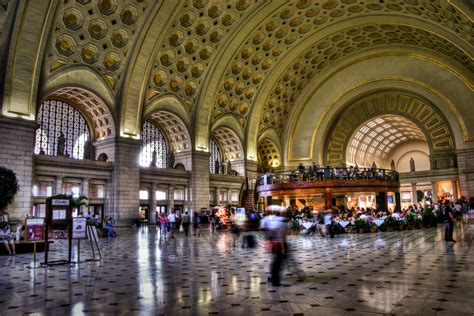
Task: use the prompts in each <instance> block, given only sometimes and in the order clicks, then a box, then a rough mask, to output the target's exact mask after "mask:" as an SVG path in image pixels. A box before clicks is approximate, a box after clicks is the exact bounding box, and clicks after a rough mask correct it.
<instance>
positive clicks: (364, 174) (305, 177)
mask: <svg viewBox="0 0 474 316" xmlns="http://www.w3.org/2000/svg"><path fill="white" fill-rule="evenodd" d="M327 180H354V181H357V180H392V181H398V180H399V177H398V172H397V171H395V170H390V169H379V168H351V167H349V168H347V167H317V166H316V167H312V166H311V167H310V168H309V169H308V168H305V169H303V168H299V169H298V170H293V171H284V172H278V173H266V174H264V175H261V176H259V177H258V179H257V186H261V185H269V184H278V183H289V182H300V181H305V182H306V181H327Z"/></svg>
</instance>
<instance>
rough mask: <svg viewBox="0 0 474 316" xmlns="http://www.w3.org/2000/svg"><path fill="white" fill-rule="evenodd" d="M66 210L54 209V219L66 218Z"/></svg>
mask: <svg viewBox="0 0 474 316" xmlns="http://www.w3.org/2000/svg"><path fill="white" fill-rule="evenodd" d="M66 214H67V213H66V210H53V221H55V220H64V219H66Z"/></svg>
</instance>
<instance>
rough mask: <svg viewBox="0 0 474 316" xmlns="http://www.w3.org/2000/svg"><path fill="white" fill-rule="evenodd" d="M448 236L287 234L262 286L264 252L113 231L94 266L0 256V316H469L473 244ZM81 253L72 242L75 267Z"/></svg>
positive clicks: (220, 238)
mask: <svg viewBox="0 0 474 316" xmlns="http://www.w3.org/2000/svg"><path fill="white" fill-rule="evenodd" d="M253 234H254V235H256V237H257V238H258V240H259V242H261V241H262V240H263V234H262V233H253ZM241 237H242V236H241ZM455 238H456V239H457V240H458V242H457V243H448V244H446V243H445V242H444V239H443V229H442V227H439V228H432V229H422V230H411V231H403V232H387V233H374V234H345V235H337V236H336V238H334V239H331V238H322V237H320V236H308V235H292V236H289V238H288V240H289V244H290V249H292V251H291V259H289V260H288V263H287V265H286V268H285V271H284V272H283V278H282V281H283V283H284V284H283V286H281V287H272V286H271V285H270V284H268V283H267V282H266V279H267V275H266V271H267V270H268V265H269V262H270V255H269V254H267V253H265V251H264V249H263V248H262V247H260V246H259V247H257V248H242V247H241V244H240V243H239V242H238V243H237V247H234V240H233V236H232V234H230V233H226V232H217V233H212V234H211V233H210V232H209V230H204V231H203V233H202V234H201V236H189V237H185V236H184V235H183V233H177V234H176V236H175V238H174V239H165V238H160V235H159V232H158V231H156V230H155V228H154V227H149V228H145V229H138V230H137V229H123V230H119V236H118V237H117V238H110V239H107V238H104V239H101V240H100V244H101V249H102V254H103V260H102V261H100V262H82V263H79V264H76V265H61V266H53V267H47V268H45V267H39V268H33V262H32V260H33V256H32V254H22V255H17V256H16V257H6V256H2V257H0V315H99V314H100V315H277V316H278V315H377V314H394V315H406V314H413V315H471V316H472V315H473V314H474V248H473V247H472V241H471V238H470V236H467V235H466V236H464V233H463V230H462V229H461V228H460V227H457V228H456V233H455ZM76 247H77V244H76V243H75V244H74V249H73V253H74V260H77V257H76V251H77V248H76ZM51 248H52V251H51V252H50V257H51V259H50V260H54V259H55V258H56V259H61V258H65V257H66V255H67V244H66V243H65V242H63V241H57V242H55V243H54V244H53V245H52V247H51ZM91 257H92V253H91V248H90V245H89V244H87V242H86V241H82V242H81V257H80V258H81V260H85V259H87V258H91ZM38 260H39V261H40V262H41V261H43V254H39V255H38Z"/></svg>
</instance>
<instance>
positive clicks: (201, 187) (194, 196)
mask: <svg viewBox="0 0 474 316" xmlns="http://www.w3.org/2000/svg"><path fill="white" fill-rule="evenodd" d="M192 161H193V169H192V170H193V172H192V175H191V205H192V212H199V211H200V210H201V208H206V209H207V208H209V153H208V152H202V151H194V152H193V157H192Z"/></svg>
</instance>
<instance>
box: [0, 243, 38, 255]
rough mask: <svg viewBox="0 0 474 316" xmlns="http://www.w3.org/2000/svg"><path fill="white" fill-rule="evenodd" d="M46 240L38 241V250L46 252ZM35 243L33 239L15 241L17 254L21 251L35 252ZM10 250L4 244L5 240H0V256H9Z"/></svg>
mask: <svg viewBox="0 0 474 316" xmlns="http://www.w3.org/2000/svg"><path fill="white" fill-rule="evenodd" d="M44 246H45V242H44V241H37V242H36V252H44V248H45V247H44ZM33 249H34V245H33V242H32V241H27V240H20V241H15V252H16V253H17V254H21V253H33ZM7 255H8V251H7V248H5V245H4V244H3V241H0V256H7Z"/></svg>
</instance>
